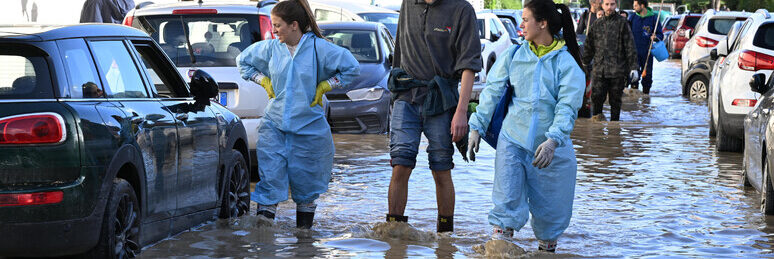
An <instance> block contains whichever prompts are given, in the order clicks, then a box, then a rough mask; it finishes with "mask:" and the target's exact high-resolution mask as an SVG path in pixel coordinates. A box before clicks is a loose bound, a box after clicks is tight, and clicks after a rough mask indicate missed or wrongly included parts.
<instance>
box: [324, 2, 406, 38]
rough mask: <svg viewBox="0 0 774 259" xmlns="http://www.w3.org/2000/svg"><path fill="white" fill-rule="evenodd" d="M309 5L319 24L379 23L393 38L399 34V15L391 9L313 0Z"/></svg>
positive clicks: (353, 3)
mask: <svg viewBox="0 0 774 259" xmlns="http://www.w3.org/2000/svg"><path fill="white" fill-rule="evenodd" d="M309 5H310V8H312V12H313V13H314V16H315V19H316V20H317V21H318V22H378V23H382V24H384V26H386V27H387V29H388V30H389V31H390V35H391V36H392V38H395V33H397V32H398V16H399V14H398V12H396V11H393V10H390V9H386V8H381V7H378V6H373V5H367V4H361V3H355V2H342V1H334V0H313V1H310V2H309ZM398 8H400V6H399V7H398Z"/></svg>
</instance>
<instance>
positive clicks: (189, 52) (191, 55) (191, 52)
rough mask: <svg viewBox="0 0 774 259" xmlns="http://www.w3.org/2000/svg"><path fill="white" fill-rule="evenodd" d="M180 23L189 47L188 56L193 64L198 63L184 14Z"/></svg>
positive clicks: (186, 44)
mask: <svg viewBox="0 0 774 259" xmlns="http://www.w3.org/2000/svg"><path fill="white" fill-rule="evenodd" d="M201 1H202V0H199V2H201ZM180 24H181V25H182V26H183V34H184V35H185V46H186V47H187V48H186V49H188V56H189V57H191V65H194V64H196V57H194V53H193V48H192V47H191V40H190V39H188V30H186V29H185V22H183V16H182V15H181V16H180Z"/></svg>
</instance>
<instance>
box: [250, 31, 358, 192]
mask: <svg viewBox="0 0 774 259" xmlns="http://www.w3.org/2000/svg"><path fill="white" fill-rule="evenodd" d="M315 49H316V52H317V53H316V55H315ZM237 66H238V68H239V72H240V73H241V75H242V78H244V79H246V80H249V79H250V78H252V77H253V76H254V75H255V74H256V73H261V74H263V75H265V76H268V77H269V78H270V79H271V82H272V87H273V89H274V94H275V95H276V98H272V99H270V100H269V103H268V105H267V106H266V110H265V115H264V117H263V118H262V119H261V125H260V126H259V127H258V140H257V144H256V154H257V158H258V170H259V176H260V177H261V181H260V182H258V184H257V185H256V188H255V192H253V193H252V195H251V198H252V200H253V201H255V202H257V203H258V204H261V205H272V204H277V203H279V202H282V201H285V200H287V199H288V185H289V186H290V190H291V192H292V196H293V201H295V202H296V203H297V204H307V203H311V202H313V201H314V200H315V199H317V198H318V197H319V196H320V194H322V193H324V192H325V191H326V190H327V189H328V182H329V181H330V178H331V170H332V167H333V153H334V147H333V137H332V136H331V130H330V126H329V125H328V122H327V121H326V119H325V112H324V110H323V107H320V106H319V105H314V106H312V107H310V104H311V103H312V101H313V99H314V95H315V90H316V88H317V84H318V83H319V82H321V81H323V80H327V79H329V78H331V77H334V76H335V77H337V78H338V79H339V80H340V81H341V85H348V84H349V83H351V82H352V80H353V79H354V78H355V77H357V76H358V75H359V74H360V65H359V64H358V62H357V60H355V58H354V57H353V56H352V54H351V53H350V52H349V51H348V50H346V49H344V48H341V47H339V46H336V45H335V44H333V43H331V42H328V41H327V40H324V39H321V38H319V37H317V36H315V35H314V34H313V33H311V32H308V33H306V34H304V35H303V36H302V37H301V40H300V41H299V43H298V46H297V47H296V50H295V53H294V55H291V54H290V51H289V50H288V48H287V45H286V44H284V43H280V42H279V40H263V41H260V42H257V43H255V44H253V45H250V46H249V47H247V48H246V49H245V50H244V51H243V52H242V53H241V54H240V55H239V56H238V57H237Z"/></svg>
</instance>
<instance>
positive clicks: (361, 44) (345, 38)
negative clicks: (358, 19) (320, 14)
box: [322, 29, 379, 63]
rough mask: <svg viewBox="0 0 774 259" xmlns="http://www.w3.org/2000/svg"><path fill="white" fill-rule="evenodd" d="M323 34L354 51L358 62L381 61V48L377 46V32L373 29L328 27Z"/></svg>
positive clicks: (353, 54) (353, 53)
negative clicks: (337, 28)
mask: <svg viewBox="0 0 774 259" xmlns="http://www.w3.org/2000/svg"><path fill="white" fill-rule="evenodd" d="M322 34H323V36H325V38H327V39H328V40H330V41H331V42H333V43H335V44H336V45H339V46H341V47H343V48H345V49H347V50H349V51H350V52H352V56H355V59H357V61H358V62H366V63H376V62H378V61H379V54H378V53H379V51H378V50H379V48H378V47H377V46H376V43H377V41H376V33H374V32H373V31H365V30H336V29H326V30H323V31H322Z"/></svg>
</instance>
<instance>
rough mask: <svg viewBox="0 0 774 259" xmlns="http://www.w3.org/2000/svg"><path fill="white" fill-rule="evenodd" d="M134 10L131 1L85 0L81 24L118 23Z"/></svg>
mask: <svg viewBox="0 0 774 259" xmlns="http://www.w3.org/2000/svg"><path fill="white" fill-rule="evenodd" d="M132 8H134V1H133V0H86V2H85V3H83V9H81V21H80V22H81V23H88V22H96V23H118V24H120V23H121V22H123V21H124V16H126V14H127V13H128V12H129V10H132Z"/></svg>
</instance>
